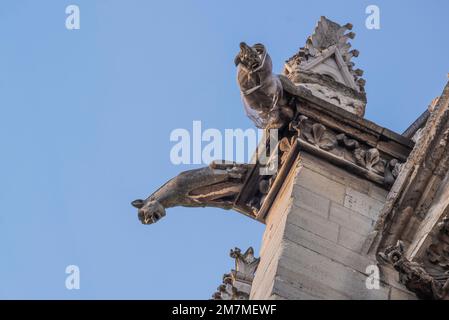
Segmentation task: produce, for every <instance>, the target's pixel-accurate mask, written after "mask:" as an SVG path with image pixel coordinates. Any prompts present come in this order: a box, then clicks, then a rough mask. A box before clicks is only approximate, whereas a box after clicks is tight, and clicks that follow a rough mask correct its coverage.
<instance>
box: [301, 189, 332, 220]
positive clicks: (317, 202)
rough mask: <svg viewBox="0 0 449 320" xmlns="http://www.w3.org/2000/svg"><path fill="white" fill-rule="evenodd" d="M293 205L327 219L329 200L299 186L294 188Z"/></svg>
mask: <svg viewBox="0 0 449 320" xmlns="http://www.w3.org/2000/svg"><path fill="white" fill-rule="evenodd" d="M293 199H294V200H293V203H294V204H295V205H296V206H297V207H298V208H301V209H305V210H308V211H310V212H313V213H315V214H317V215H320V216H322V217H323V218H325V219H327V218H328V216H329V207H330V200H329V199H326V198H325V197H322V196H319V195H318V194H316V193H314V192H312V191H309V190H307V189H305V188H303V187H301V186H299V185H295V186H294V197H293Z"/></svg>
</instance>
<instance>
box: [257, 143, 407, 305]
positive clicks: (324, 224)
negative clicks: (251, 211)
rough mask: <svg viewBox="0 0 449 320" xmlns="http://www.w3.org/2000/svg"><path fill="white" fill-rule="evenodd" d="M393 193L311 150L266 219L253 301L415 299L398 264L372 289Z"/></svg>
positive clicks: (301, 161)
mask: <svg viewBox="0 0 449 320" xmlns="http://www.w3.org/2000/svg"><path fill="white" fill-rule="evenodd" d="M386 196H387V191H386V190H384V189H383V188H380V187H378V186H376V185H375V184H374V183H372V182H370V181H368V180H365V179H362V178H359V177H357V176H355V175H353V174H351V173H349V172H346V171H344V170H342V169H340V168H337V167H335V166H333V165H331V164H329V163H327V162H324V161H321V160H319V159H317V158H316V157H313V156H311V155H308V154H306V153H304V152H301V153H300V158H299V160H298V161H297V163H296V165H295V170H293V169H292V170H291V172H290V175H289V176H288V178H287V179H286V181H285V182H284V185H283V188H282V189H281V190H280V192H279V194H278V196H277V198H276V200H275V202H274V204H273V206H272V207H271V209H270V212H269V215H268V216H267V219H266V225H267V227H266V231H265V234H264V236H263V240H262V246H261V251H260V257H261V261H260V264H259V267H258V269H257V272H256V276H255V279H254V282H253V286H252V291H251V298H252V299H414V295H413V294H411V293H409V292H408V291H407V290H406V289H405V288H404V287H403V286H402V285H401V284H400V283H399V282H398V275H397V273H395V272H394V270H392V269H388V268H382V270H381V281H380V288H379V289H368V288H367V287H366V280H367V277H368V276H369V274H368V273H367V267H368V266H370V265H376V262H375V259H374V258H373V257H369V256H366V255H365V254H364V252H365V250H364V249H365V248H363V246H364V243H365V240H366V238H367V236H368V234H369V233H370V231H372V228H373V226H374V223H375V221H376V219H377V217H378V214H379V212H380V210H381V208H382V206H383V204H384V202H385V198H386Z"/></svg>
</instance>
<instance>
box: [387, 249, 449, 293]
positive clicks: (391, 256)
mask: <svg viewBox="0 0 449 320" xmlns="http://www.w3.org/2000/svg"><path fill="white" fill-rule="evenodd" d="M379 258H380V259H381V261H382V262H386V263H389V264H392V265H393V267H394V269H395V270H396V271H398V272H399V281H400V282H401V283H402V284H404V285H405V287H406V288H407V289H408V290H410V291H412V292H414V293H415V294H416V296H417V297H418V298H420V299H435V300H440V299H447V293H448V292H449V275H448V274H446V273H440V274H435V273H430V272H428V271H427V270H426V269H425V268H424V266H423V265H422V264H421V263H418V262H414V261H409V260H408V259H407V258H406V257H405V256H404V244H403V243H402V241H398V242H397V244H396V245H394V246H390V247H388V248H386V249H385V251H384V252H380V253H379Z"/></svg>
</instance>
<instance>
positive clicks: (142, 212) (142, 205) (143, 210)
mask: <svg viewBox="0 0 449 320" xmlns="http://www.w3.org/2000/svg"><path fill="white" fill-rule="evenodd" d="M131 205H132V206H133V207H135V208H137V209H139V210H138V211H137V216H138V218H139V220H140V221H141V222H142V223H143V224H152V223H156V222H158V221H159V220H160V219H161V218H163V217H164V216H165V208H164V206H163V205H162V204H161V203H160V202H159V201H157V200H141V199H137V200H134V201H133V202H131Z"/></svg>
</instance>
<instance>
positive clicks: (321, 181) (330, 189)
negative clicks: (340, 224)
mask: <svg viewBox="0 0 449 320" xmlns="http://www.w3.org/2000/svg"><path fill="white" fill-rule="evenodd" d="M295 185H297V186H301V187H304V188H306V189H308V190H310V191H313V192H314V193H316V194H318V195H321V196H323V197H326V198H327V199H329V200H332V201H334V202H337V203H341V204H343V199H344V197H345V188H346V187H345V185H343V184H341V183H338V182H335V181H333V180H331V179H329V178H327V177H325V176H323V175H321V174H319V173H317V172H315V171H312V170H310V169H308V168H306V167H303V168H301V169H300V170H299V172H298V175H297V177H296V179H295Z"/></svg>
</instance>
